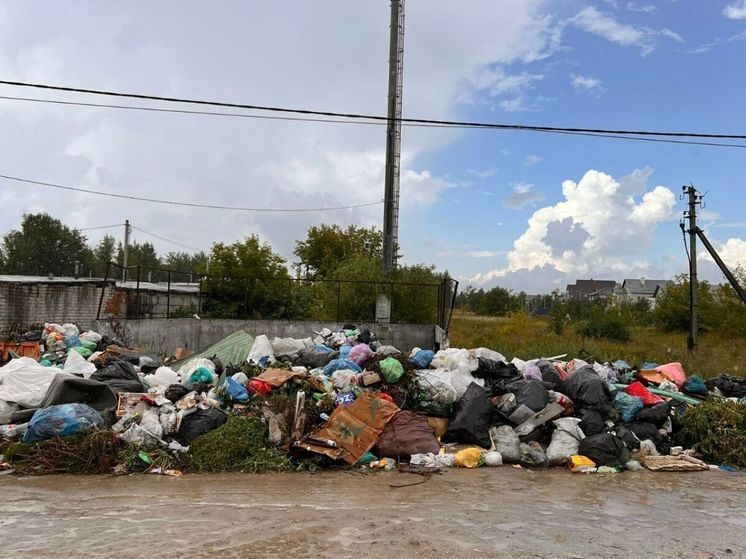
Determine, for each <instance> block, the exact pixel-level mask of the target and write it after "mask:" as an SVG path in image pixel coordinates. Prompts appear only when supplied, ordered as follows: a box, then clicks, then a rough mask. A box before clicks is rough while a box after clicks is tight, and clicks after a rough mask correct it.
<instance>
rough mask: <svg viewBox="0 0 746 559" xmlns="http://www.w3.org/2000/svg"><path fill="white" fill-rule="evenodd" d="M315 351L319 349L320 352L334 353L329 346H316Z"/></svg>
mask: <svg viewBox="0 0 746 559" xmlns="http://www.w3.org/2000/svg"><path fill="white" fill-rule="evenodd" d="M313 348H314V349H318V350H319V351H323V352H324V353H330V352H332V351H334V350H333V349H332V348H330V347H329V346H328V345H324V344H316V345H315V346H313Z"/></svg>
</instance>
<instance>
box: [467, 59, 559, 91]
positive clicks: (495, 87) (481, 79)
mask: <svg viewBox="0 0 746 559" xmlns="http://www.w3.org/2000/svg"><path fill="white" fill-rule="evenodd" d="M542 79H544V76H543V75H542V74H530V73H528V72H521V73H520V74H507V73H505V70H504V69H503V68H502V67H500V66H495V67H492V68H490V67H485V68H481V69H480V70H479V71H477V72H476V74H475V75H474V76H472V78H471V83H472V86H473V87H474V89H475V90H476V91H478V92H481V93H486V94H488V95H489V96H491V97H497V96H499V95H504V94H506V93H519V92H521V91H525V90H526V89H529V88H531V87H532V86H533V84H534V82H537V81H540V80H542Z"/></svg>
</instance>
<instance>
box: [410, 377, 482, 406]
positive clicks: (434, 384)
mask: <svg viewBox="0 0 746 559" xmlns="http://www.w3.org/2000/svg"><path fill="white" fill-rule="evenodd" d="M417 377H418V380H419V384H420V387H422V389H423V390H424V391H425V392H427V394H428V396H429V397H430V399H431V400H432V401H433V402H436V403H438V404H441V405H443V406H447V405H449V404H453V403H454V402H455V401H456V400H458V399H459V398H461V396H463V395H464V394H465V393H466V390H467V388H469V385H470V384H471V383H472V382H474V383H476V384H478V385H479V386H484V379H481V378H474V377H472V376H471V373H464V372H461V371H459V370H455V371H451V370H448V369H444V368H440V369H422V370H420V371H417Z"/></svg>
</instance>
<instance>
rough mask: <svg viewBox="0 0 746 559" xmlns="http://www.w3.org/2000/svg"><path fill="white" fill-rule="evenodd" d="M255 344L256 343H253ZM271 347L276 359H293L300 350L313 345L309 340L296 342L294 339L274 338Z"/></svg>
mask: <svg viewBox="0 0 746 559" xmlns="http://www.w3.org/2000/svg"><path fill="white" fill-rule="evenodd" d="M254 343H255V344H256V341H254ZM270 345H271V346H272V352H273V353H274V355H276V356H277V357H283V356H288V357H295V356H296V355H298V353H300V350H302V349H305V348H307V347H310V346H312V345H313V341H312V340H311V338H304V339H302V340H298V339H295V338H275V339H274V340H272V342H271V343H270Z"/></svg>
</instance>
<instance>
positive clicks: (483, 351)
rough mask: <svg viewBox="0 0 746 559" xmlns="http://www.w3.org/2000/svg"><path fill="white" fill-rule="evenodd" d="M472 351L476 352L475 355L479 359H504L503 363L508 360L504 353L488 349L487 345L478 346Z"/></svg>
mask: <svg viewBox="0 0 746 559" xmlns="http://www.w3.org/2000/svg"><path fill="white" fill-rule="evenodd" d="M471 351H472V353H473V354H474V357H475V358H477V359H479V358H480V357H482V358H484V359H489V360H491V361H502V362H503V363H505V362H507V359H505V356H504V355H503V354H502V353H498V352H497V351H494V350H491V349H487V348H486V347H478V348H477V349H473V350H471Z"/></svg>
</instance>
